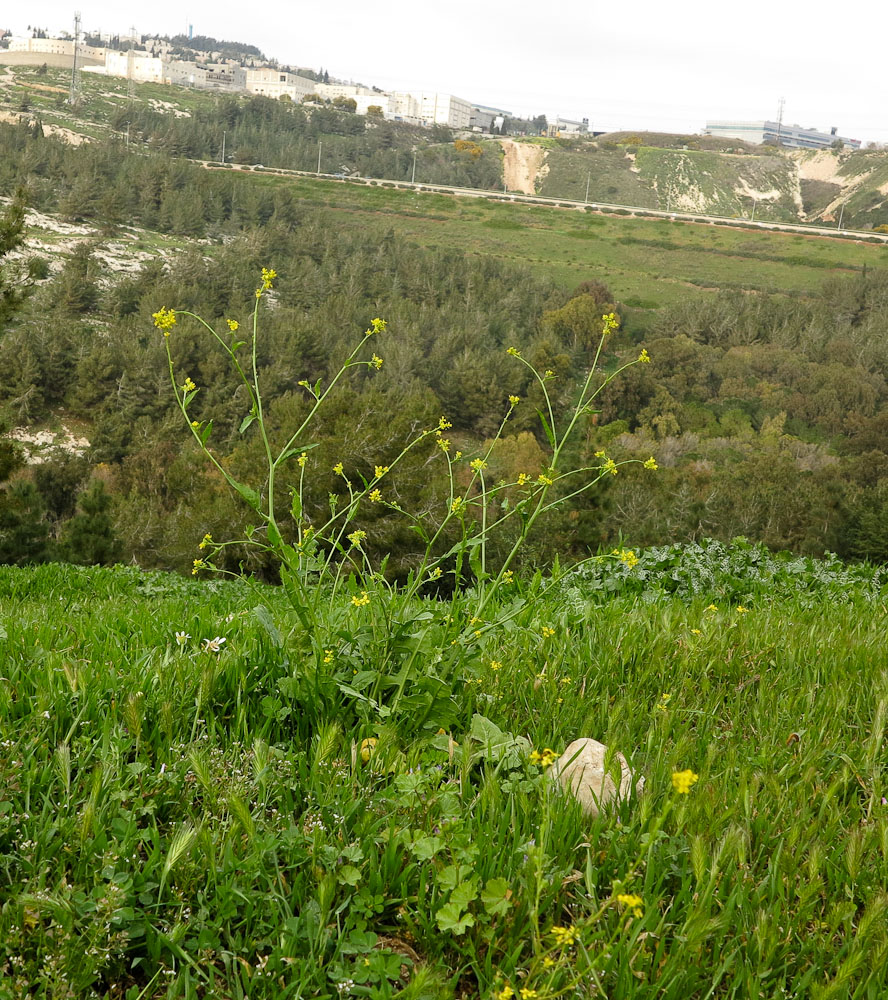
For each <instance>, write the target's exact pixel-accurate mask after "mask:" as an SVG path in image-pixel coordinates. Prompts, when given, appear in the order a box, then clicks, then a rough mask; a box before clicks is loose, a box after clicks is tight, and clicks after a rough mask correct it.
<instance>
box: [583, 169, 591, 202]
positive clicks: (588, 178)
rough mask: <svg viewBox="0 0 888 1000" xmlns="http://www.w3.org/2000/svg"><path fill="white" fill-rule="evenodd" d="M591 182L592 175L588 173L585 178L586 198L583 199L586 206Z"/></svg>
mask: <svg viewBox="0 0 888 1000" xmlns="http://www.w3.org/2000/svg"><path fill="white" fill-rule="evenodd" d="M591 181H592V174H591V172H590V173H589V176H588V177H587V178H586V197H585V198H584V199H583V200H584V201H585V202H586V204H588V203H589V184H590V183H591Z"/></svg>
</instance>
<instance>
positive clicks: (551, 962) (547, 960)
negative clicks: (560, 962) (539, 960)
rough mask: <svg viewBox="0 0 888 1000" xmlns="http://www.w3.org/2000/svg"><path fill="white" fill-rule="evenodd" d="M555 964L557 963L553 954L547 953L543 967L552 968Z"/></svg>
mask: <svg viewBox="0 0 888 1000" xmlns="http://www.w3.org/2000/svg"><path fill="white" fill-rule="evenodd" d="M553 965H555V959H554V958H552V956H551V955H546V957H545V958H544V959H543V968H544V969H551V968H552V966H553Z"/></svg>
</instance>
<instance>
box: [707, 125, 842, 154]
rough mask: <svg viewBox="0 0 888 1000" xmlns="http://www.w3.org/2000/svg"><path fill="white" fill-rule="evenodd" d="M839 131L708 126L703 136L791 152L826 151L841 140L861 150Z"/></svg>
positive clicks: (749, 126)
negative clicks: (782, 147) (786, 149)
mask: <svg viewBox="0 0 888 1000" xmlns="http://www.w3.org/2000/svg"><path fill="white" fill-rule="evenodd" d="M837 132H838V129H835V128H833V129H831V130H830V131H829V132H818V131H817V129H814V128H802V126H801V125H787V124H785V123H784V122H768V121H761V122H735V121H716V122H707V123H706V128H705V129H703V135H716V136H720V137H721V138H724V139H743V140H744V141H746V142H755V143H763V142H772V143H774V144H775V145H778V146H788V147H789V148H791V149H826V148H827V147H828V146H831V145H832V144H833V143H834V142H835V141H836V140H840V141H841V142H842V143H844V145H846V146H848V147H850V148H851V149H860V139H847V138H845V136H843V135H837V134H836V133H837Z"/></svg>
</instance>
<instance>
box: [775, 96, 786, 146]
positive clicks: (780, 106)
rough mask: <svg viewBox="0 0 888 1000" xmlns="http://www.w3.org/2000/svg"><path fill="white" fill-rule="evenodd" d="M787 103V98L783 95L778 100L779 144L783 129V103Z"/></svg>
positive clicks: (778, 143)
mask: <svg viewBox="0 0 888 1000" xmlns="http://www.w3.org/2000/svg"><path fill="white" fill-rule="evenodd" d="M784 104H786V98H785V97H781V98H780V100H779V101H778V102H777V145H778V146H779V145H780V132H781V130H782V129H783V105H784Z"/></svg>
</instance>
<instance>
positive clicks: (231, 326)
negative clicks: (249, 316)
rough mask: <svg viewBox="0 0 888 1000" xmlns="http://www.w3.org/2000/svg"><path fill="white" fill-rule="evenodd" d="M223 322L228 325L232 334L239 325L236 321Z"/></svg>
mask: <svg viewBox="0 0 888 1000" xmlns="http://www.w3.org/2000/svg"><path fill="white" fill-rule="evenodd" d="M225 322H226V323H227V324H228V329H229V330H231V332H232V333H234V332H235V331H236V330H237V329H238V327H239V326H240V323H238V321H237V320H236V319H227V320H225Z"/></svg>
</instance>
